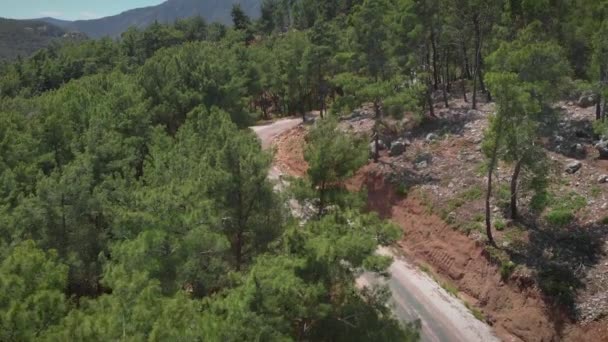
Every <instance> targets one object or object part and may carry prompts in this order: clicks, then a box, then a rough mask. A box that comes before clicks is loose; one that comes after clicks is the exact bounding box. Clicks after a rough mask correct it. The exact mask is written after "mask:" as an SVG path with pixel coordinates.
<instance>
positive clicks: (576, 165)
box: [566, 161, 583, 174]
mask: <svg viewBox="0 0 608 342" xmlns="http://www.w3.org/2000/svg"><path fill="white" fill-rule="evenodd" d="M581 167H583V163H581V162H580V161H573V162H571V163H569V164H568V165H566V172H567V173H569V174H574V173H576V172H577V171H578V170H580V169H581Z"/></svg>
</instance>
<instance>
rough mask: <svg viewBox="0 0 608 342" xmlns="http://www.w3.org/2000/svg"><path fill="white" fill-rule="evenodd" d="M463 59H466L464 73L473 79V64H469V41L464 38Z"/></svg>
mask: <svg viewBox="0 0 608 342" xmlns="http://www.w3.org/2000/svg"><path fill="white" fill-rule="evenodd" d="M462 59H463V61H464V70H463V74H464V77H466V78H467V79H468V80H470V79H471V66H470V64H469V53H468V51H467V43H466V41H465V40H464V39H463V40H462Z"/></svg>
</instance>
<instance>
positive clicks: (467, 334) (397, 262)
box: [251, 119, 499, 342]
mask: <svg viewBox="0 0 608 342" xmlns="http://www.w3.org/2000/svg"><path fill="white" fill-rule="evenodd" d="M301 123H302V119H283V120H278V121H275V122H273V123H270V124H267V125H263V126H255V127H251V129H252V130H253V131H254V132H255V133H256V134H257V135H258V137H259V138H260V141H261V143H262V147H263V148H269V147H270V146H271V144H272V142H273V140H274V139H275V138H276V137H278V136H279V135H281V134H282V133H284V132H286V131H288V130H290V129H292V128H294V127H296V126H298V125H299V124H301ZM280 176H281V171H280V170H279V169H278V168H276V167H273V168H272V170H271V171H270V175H269V177H270V178H271V179H273V180H278V179H279V178H280ZM378 253H380V254H383V255H391V256H393V258H394V262H393V264H392V265H391V267H390V268H389V271H390V275H391V276H390V278H389V279H383V278H381V277H378V276H377V275H375V274H372V273H366V274H364V275H362V276H361V277H360V278H359V279H358V283H359V285H360V286H366V285H371V284H376V283H379V282H383V283H387V284H388V285H389V287H390V289H391V292H392V301H393V307H394V312H395V314H396V315H397V317H398V318H399V319H400V320H402V321H404V322H412V321H415V320H420V324H421V326H422V332H421V335H422V341H429V342H444V341H445V342H460V341H462V342H477V341H479V342H493V341H499V339H498V338H497V337H496V336H495V335H494V333H493V332H492V329H491V328H490V326H488V325H487V324H485V323H483V322H481V321H479V320H478V319H476V318H475V317H474V316H473V314H472V313H471V312H470V311H469V309H467V307H466V306H465V305H464V303H463V302H462V301H461V300H459V299H457V298H456V297H454V296H452V295H451V294H449V293H448V292H447V291H446V290H445V289H443V288H442V287H441V286H440V285H439V284H437V282H435V281H434V280H433V279H432V278H431V277H430V276H428V275H427V274H426V273H424V272H422V271H420V270H419V269H418V268H417V267H415V266H413V265H412V264H410V263H408V262H407V261H406V260H404V259H403V258H400V257H399V256H396V255H395V253H393V251H392V250H391V249H389V248H380V249H379V250H378Z"/></svg>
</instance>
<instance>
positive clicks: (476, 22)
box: [473, 13, 483, 109]
mask: <svg viewBox="0 0 608 342" xmlns="http://www.w3.org/2000/svg"><path fill="white" fill-rule="evenodd" d="M473 27H474V29H475V69H474V70H473V72H474V75H473V109H477V79H479V80H483V76H482V75H481V29H480V27H479V14H478V13H476V14H475V15H474V16H473Z"/></svg>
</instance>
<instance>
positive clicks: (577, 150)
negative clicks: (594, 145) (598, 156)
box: [570, 144, 587, 158]
mask: <svg viewBox="0 0 608 342" xmlns="http://www.w3.org/2000/svg"><path fill="white" fill-rule="evenodd" d="M570 151H571V152H572V155H574V157H576V158H585V156H587V150H585V147H584V146H583V145H581V144H574V145H572V147H571V148H570Z"/></svg>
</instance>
